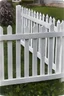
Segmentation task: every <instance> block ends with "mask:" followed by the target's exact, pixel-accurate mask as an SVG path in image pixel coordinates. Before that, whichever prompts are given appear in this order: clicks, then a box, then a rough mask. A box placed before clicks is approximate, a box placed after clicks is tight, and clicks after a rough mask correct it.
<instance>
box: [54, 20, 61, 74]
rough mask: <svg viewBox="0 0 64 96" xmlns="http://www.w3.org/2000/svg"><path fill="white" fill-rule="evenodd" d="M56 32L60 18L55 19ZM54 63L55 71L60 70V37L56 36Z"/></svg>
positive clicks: (58, 30)
mask: <svg viewBox="0 0 64 96" xmlns="http://www.w3.org/2000/svg"><path fill="white" fill-rule="evenodd" d="M57 32H60V20H58V21H57ZM55 53H56V54H55V64H56V72H57V73H59V72H60V69H61V68H60V64H61V55H60V54H61V38H60V37H57V38H56V52H55Z"/></svg>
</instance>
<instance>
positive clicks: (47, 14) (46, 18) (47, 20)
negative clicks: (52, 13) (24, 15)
mask: <svg viewBox="0 0 64 96" xmlns="http://www.w3.org/2000/svg"><path fill="white" fill-rule="evenodd" d="M48 18H49V16H48V14H47V15H46V22H47V23H48Z"/></svg>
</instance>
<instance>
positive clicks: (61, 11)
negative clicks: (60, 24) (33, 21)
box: [28, 6, 64, 20]
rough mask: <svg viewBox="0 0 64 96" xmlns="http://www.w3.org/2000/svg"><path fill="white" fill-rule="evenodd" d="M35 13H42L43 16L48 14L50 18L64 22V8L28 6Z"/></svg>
mask: <svg viewBox="0 0 64 96" xmlns="http://www.w3.org/2000/svg"><path fill="white" fill-rule="evenodd" d="M28 8H31V9H33V10H35V11H38V12H41V13H42V14H45V15H46V14H48V15H49V16H52V17H55V19H56V20H58V19H59V20H64V8H57V7H47V6H32V7H31V6H28Z"/></svg>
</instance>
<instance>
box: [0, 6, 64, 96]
mask: <svg viewBox="0 0 64 96" xmlns="http://www.w3.org/2000/svg"><path fill="white" fill-rule="evenodd" d="M13 5H14V7H15V5H16V4H13ZM23 6H25V7H26V5H23ZM27 7H28V8H31V9H33V10H36V11H38V12H41V13H42V14H43V13H44V14H48V15H49V16H52V17H55V18H56V20H58V19H59V20H64V9H63V8H56V7H46V6H27ZM3 27H4V33H5V34H6V27H5V26H3ZM13 33H15V24H13ZM4 45H5V46H4V48H5V54H4V56H5V65H6V67H5V78H7V56H6V55H7V42H4ZM21 47H22V46H21ZM13 50H14V51H13V63H14V65H13V67H14V77H15V70H16V69H15V63H16V62H15V41H13ZM23 52H24V48H23V47H22V67H23V64H24V54H23ZM31 57H32V54H31V53H30V65H31V61H32V59H31ZM38 64H39V60H38ZM30 68H31V67H30ZM23 71H24V70H22V72H23ZM22 75H23V74H22ZM63 86H64V84H63V83H60V80H51V81H44V82H38V83H37V82H36V83H28V84H20V85H11V86H4V87H1V88H0V89H1V93H2V94H3V95H5V96H58V94H64V89H63Z"/></svg>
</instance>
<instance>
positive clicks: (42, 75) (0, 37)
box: [0, 24, 64, 86]
mask: <svg viewBox="0 0 64 96" xmlns="http://www.w3.org/2000/svg"><path fill="white" fill-rule="evenodd" d="M0 33H1V34H0V45H1V47H0V49H1V54H0V56H1V58H0V78H1V81H0V86H3V85H10V84H20V83H26V82H35V81H43V80H50V79H58V78H61V77H63V75H64V72H63V71H64V70H63V66H64V63H63V62H59V64H58V63H57V62H58V61H57V62H56V63H55V68H56V70H52V68H53V58H54V50H53V49H54V48H53V47H54V44H55V43H54V42H53V41H54V39H56V47H55V54H56V57H55V61H56V60H57V58H58V60H60V61H63V57H62V55H64V54H63V53H62V52H64V43H62V40H64V32H63V31H61V32H56V33H55V32H54V25H53V24H52V25H51V26H50V32H49V33H48V32H46V28H45V27H42V33H32V34H31V33H30V34H21V33H19V34H12V27H11V26H8V28H7V34H6V35H4V34H3V28H2V27H0ZM46 38H47V39H48V67H47V70H48V71H47V74H46V70H45V66H46V64H45V44H46ZM21 39H23V40H24V42H25V46H24V67H22V68H21V66H22V63H21V55H22V54H21V43H20V41H21ZM30 39H32V43H33V46H32V51H33V53H32V65H31V66H32V68H31V72H32V75H29V74H30V71H29V65H30V64H29V44H30ZM38 39H39V40H40V53H39V55H40V64H39V68H40V71H39V74H38V70H39V68H37V66H38V63H37V59H38V58H37V54H38V51H37V47H38V46H37V45H38ZM58 39H59V40H58ZM14 40H15V41H16V43H15V44H16V53H15V54H16V59H15V60H16V65H15V66H16V72H15V75H16V77H15V78H14V77H13V70H14V68H13V65H14V64H13V51H14V50H12V47H13V46H12V42H13V41H14ZM5 41H6V42H7V56H8V58H7V66H8V67H7V73H8V74H7V77H8V78H7V79H5V74H4V71H5V68H4V67H5V66H6V65H5V62H3V61H4V52H5V49H4V42H5ZM59 41H60V43H59ZM58 45H59V47H60V48H59V49H58ZM60 49H61V50H60ZM57 51H58V52H60V51H61V52H60V54H59V53H57ZM59 55H60V56H59ZM57 66H58V67H57ZM22 69H24V76H22V75H21V70H22ZM62 70H63V71H62Z"/></svg>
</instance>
